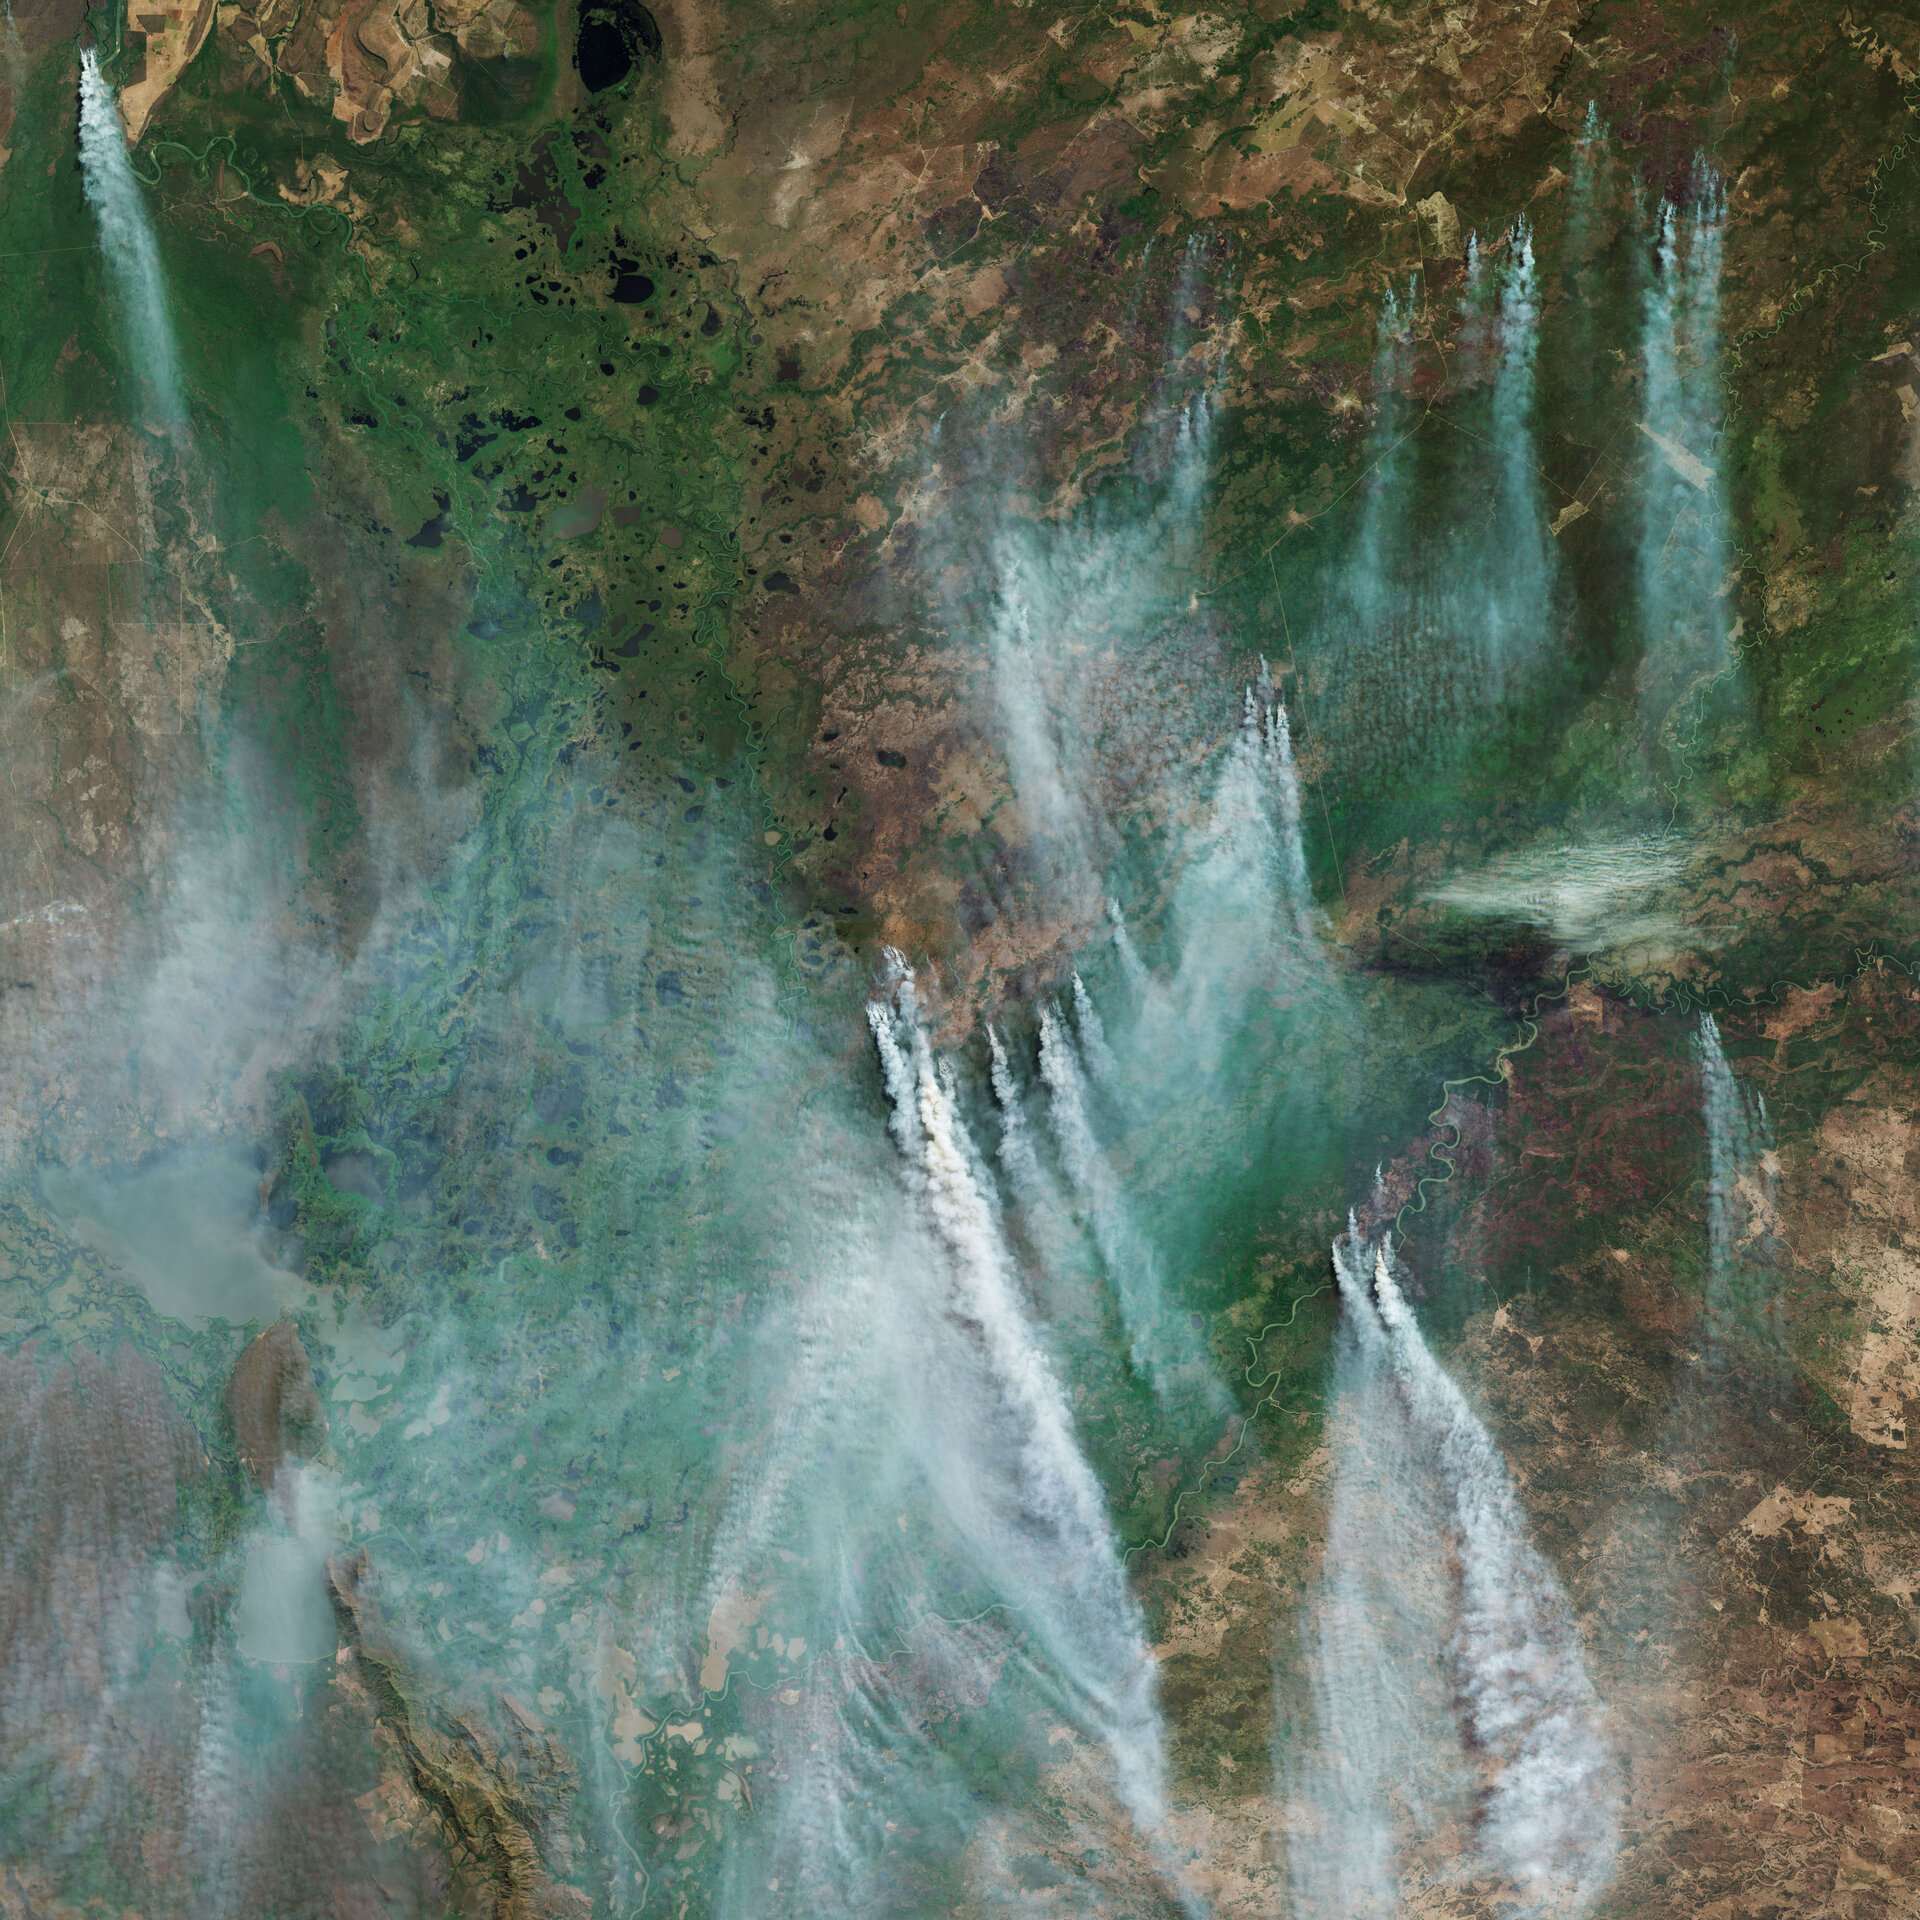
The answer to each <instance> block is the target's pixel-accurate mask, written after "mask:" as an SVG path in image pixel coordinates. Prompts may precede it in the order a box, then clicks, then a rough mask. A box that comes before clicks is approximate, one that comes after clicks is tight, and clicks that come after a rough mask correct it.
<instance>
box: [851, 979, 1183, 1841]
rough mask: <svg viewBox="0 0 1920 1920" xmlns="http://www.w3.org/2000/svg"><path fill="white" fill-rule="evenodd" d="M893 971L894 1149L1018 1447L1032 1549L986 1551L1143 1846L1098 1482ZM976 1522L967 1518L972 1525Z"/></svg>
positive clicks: (1148, 1728) (1154, 1714)
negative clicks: (1017, 1589)
mask: <svg viewBox="0 0 1920 1920" xmlns="http://www.w3.org/2000/svg"><path fill="white" fill-rule="evenodd" d="M890 961H891V963H892V965H893V968H894V979H893V984H892V991H891V993H890V994H889V995H888V996H887V997H886V998H884V999H878V1000H875V1001H873V1002H871V1003H870V1004H869V1007H868V1020H869V1024H870V1026H871V1028H872V1031H873V1037H874V1044H875V1046H876V1048H877V1049H878V1051H879V1056H880V1066H881V1073H882V1077H883V1080H884V1083H885V1086H886V1091H887V1097H888V1099H889V1101H890V1103H891V1105H892V1119H891V1126H892V1131H893V1136H894V1141H895V1143H896V1145H897V1146H898V1147H899V1150H900V1153H901V1156H902V1158H903V1160H904V1161H905V1163H906V1167H907V1171H908V1180H909V1185H910V1188H911V1190H912V1192H913V1195H914V1198H915V1200H916V1203H917V1204H918V1205H919V1206H920V1207H921V1208H923V1209H924V1210H925V1214H926V1216H927V1219H928V1221H929V1223H930V1225H931V1227H932V1229H933V1232H934V1236H935V1238H936V1240H937V1242H938V1244H939V1247H940V1249H941V1251H942V1254H943V1256H944V1257H943V1259H942V1262H941V1266H942V1273H941V1275H940V1278H941V1281H942V1283H943V1284H944V1286H945V1288H946V1290H947V1292H948V1295H949V1308H950V1311H951V1312H952V1313H953V1314H954V1315H956V1316H957V1317H958V1318H959V1319H960V1320H961V1321H962V1323H963V1324H964V1325H966V1326H967V1327H969V1328H970V1329H971V1330H972V1331H973V1334H974V1337H975V1339H976V1340H977V1342H978V1346H979V1351H980V1353H981V1356H982V1358H983V1360H984V1363H985V1368H986V1372H987V1374H988V1376H989V1378H990V1379H991V1381H992V1383H993V1386H994V1390H995V1391H996V1393H997V1394H998V1396H999V1398H1000V1401H1001V1403H1002V1407H1003V1409H1004V1411H1005V1414H1006V1416H1007V1418H1008V1420H1009V1422H1010V1423H1011V1431H1012V1433H1013V1435H1014V1444H1015V1448H1016V1458H1017V1475H1018V1485H1017V1487H1016V1488H1015V1489H1014V1503H1015V1508H1016V1512H1017V1515H1018V1521H1019V1526H1020V1529H1021V1532H1022V1533H1023V1534H1024V1536H1025V1539H1026V1542H1027V1544H1026V1545H1025V1546H1024V1547H1022V1548H1014V1547H1012V1546H1011V1545H1010V1543H1009V1542H1007V1541H1006V1540H1000V1541H997V1542H995V1543H993V1545H992V1551H993V1554H994V1556H995V1557H997V1558H999V1559H1002V1560H1006V1559H1007V1557H1008V1555H1009V1554H1010V1553H1011V1554H1013V1555H1014V1556H1015V1558H1016V1560H1018V1561H1024V1562H1025V1563H1026V1564H1025V1572H1026V1574H1027V1576H1028V1578H1029V1579H1031V1580H1032V1581H1033V1582H1034V1588H1033V1590H1032V1591H1031V1593H1030V1596H1029V1598H1028V1602H1027V1604H1028V1608H1029V1617H1030V1618H1034V1619H1035V1621H1036V1624H1037V1625H1038V1626H1039V1627H1040V1630H1041V1632H1042V1635H1043V1638H1044V1639H1045V1641H1046V1644H1047V1647H1048V1651H1049V1653H1050V1654H1051V1655H1052V1657H1053V1659H1054V1661H1055V1662H1056V1664H1057V1665H1058V1666H1059V1668H1060V1670H1061V1671H1062V1673H1063V1675H1064V1676H1065V1678H1066V1680H1067V1681H1068V1683H1069V1685H1070V1688H1071V1691H1072V1693H1073V1695H1074V1696H1075V1697H1076V1700H1077V1704H1078V1705H1079V1708H1080V1710H1081V1711H1082V1712H1083V1713H1084V1715H1085V1716H1086V1718H1087V1719H1088V1720H1089V1722H1090V1723H1091V1724H1092V1726H1093V1727H1094V1729H1095V1730H1096V1731H1097V1732H1098V1734H1099V1736H1100V1738H1101V1739H1102V1740H1103V1741H1104V1743H1105V1745H1106V1747H1107V1750H1108V1752H1109V1754H1110V1756H1111V1759H1112V1762H1113V1767H1114V1773H1115V1780H1116V1784H1117V1787H1118V1791H1119V1795H1120V1799H1121V1802H1122V1804H1123V1805H1124V1806H1125V1807H1126V1809H1127V1811H1128V1813H1129V1814H1130V1815H1131V1816H1132V1819H1133V1821H1134V1823H1135V1825H1136V1826H1137V1827H1138V1828H1139V1830H1140V1831H1141V1832H1142V1834H1143V1835H1146V1836H1149V1837H1150V1836H1152V1835H1153V1834H1154V1832H1155V1831H1156V1829H1157V1828H1158V1826H1159V1824H1160V1820H1161V1816H1162V1811H1163V1791H1164V1774H1165V1763H1164V1755H1163V1735H1162V1731H1161V1725H1160V1715H1159V1708H1158V1705H1157V1700H1156V1678H1155V1668H1154V1664H1153V1661H1152V1658H1151V1656H1150V1654H1149V1652H1148V1650H1147V1646H1146V1641H1145V1637H1144V1633H1143V1630H1142V1626H1141V1622H1140V1617H1139V1610H1138V1608H1137V1606H1136V1605H1135V1603H1134V1600H1133V1596H1132V1594H1131V1593H1130V1592H1129V1590H1128V1588H1127V1585H1126V1581H1125V1578H1124V1576H1123V1574H1122V1571H1121V1566H1120V1561H1119V1557H1118V1555H1117V1554H1116V1553H1115V1552H1114V1549H1113V1542H1112V1535H1111V1531H1110V1528H1109V1525H1108V1521H1107V1516H1106V1511H1105V1505H1104V1502H1103V1500H1102V1497H1101V1492H1100V1487H1099V1483H1098V1482H1097V1481H1096V1480H1095V1479H1094V1476H1093V1472H1092V1470H1091V1468H1090V1467H1089V1466H1088V1464H1087V1461H1086V1458H1085V1456H1084V1455H1083V1454H1082V1453H1081V1451H1080V1448H1079V1445H1078V1442H1077V1440H1076V1438H1075V1435H1074V1429H1073V1418H1072V1414H1071V1412H1070V1411H1069V1409H1068V1405H1067V1400H1066V1396H1065V1393H1064V1392H1063V1391H1062V1388H1061V1385H1060V1382H1059V1379H1058V1377H1057V1376H1056V1374H1055V1373H1054V1370H1053V1367H1052V1365H1051V1363H1050V1362H1049V1360H1048V1358H1047V1356H1046V1354H1045V1352H1044V1351H1043V1350H1042V1347H1041V1344H1040V1341H1039V1338H1038V1336H1037V1334H1036V1332H1035V1330H1034V1328H1033V1326H1032V1324H1031V1322H1030V1321H1029V1319H1028V1317H1027V1313H1026V1310H1025V1308H1024V1305H1023V1303H1022V1301H1021V1297H1020V1289H1019V1286H1018V1283H1017V1279H1016V1275H1015V1272H1014V1269H1013V1263H1012V1259H1011V1256H1010V1254H1009V1252H1008V1250H1007V1246H1006V1242H1005V1239H1004V1237H1003V1235H1002V1232H1001V1228H1000V1223H999V1220H998V1218H997V1216H996V1212H995V1208H994V1206H993V1205H992V1203H991V1201H990V1199H989V1197H988V1195H987V1193H986V1192H985V1191H983V1188H982V1185H981V1183H980V1179H979V1174H978V1162H977V1157H976V1155H975V1153H974V1150H973V1147H972V1144H971V1142H970V1141H969V1140H968V1139H967V1137H966V1133H965V1128H964V1126H963V1124H962V1122H961V1120H960V1117H959V1115H958V1113H957V1112H956V1111H955V1108H954V1104H953V1100H952V1098H951V1095H950V1094H949V1092H948V1090H947V1088H946V1086H945V1084H944V1083H943V1079H942V1076H941V1074H940V1072H939V1070H938V1068H937V1066H936V1064H935V1061H934V1058H933V1054H932V1050H931V1047H930V1045H929V1043H928V1040H927V1036H926V1031H925V1029H924V1027H923V1026H922V1025H921V1022H920V1018H919V1012H918V1007H917V1004H916V999H915V994H914V984H913V974H912V972H911V970H910V969H909V968H907V967H906V965H905V963H904V962H903V961H901V960H900V959H899V957H898V956H897V955H892V956H890ZM956 1491H957V1490H956ZM976 1497H977V1496H976ZM960 1518H961V1523H962V1524H963V1525H965V1524H967V1517H966V1516H965V1515H962V1516H960ZM983 1520H984V1516H975V1518H974V1524H975V1525H979V1524H982V1523H983Z"/></svg>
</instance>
